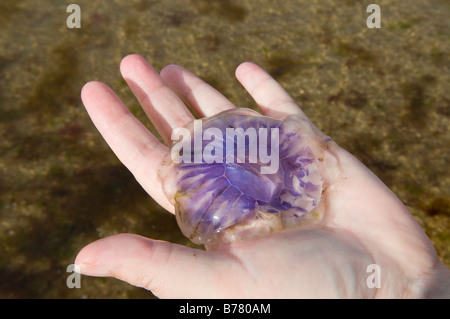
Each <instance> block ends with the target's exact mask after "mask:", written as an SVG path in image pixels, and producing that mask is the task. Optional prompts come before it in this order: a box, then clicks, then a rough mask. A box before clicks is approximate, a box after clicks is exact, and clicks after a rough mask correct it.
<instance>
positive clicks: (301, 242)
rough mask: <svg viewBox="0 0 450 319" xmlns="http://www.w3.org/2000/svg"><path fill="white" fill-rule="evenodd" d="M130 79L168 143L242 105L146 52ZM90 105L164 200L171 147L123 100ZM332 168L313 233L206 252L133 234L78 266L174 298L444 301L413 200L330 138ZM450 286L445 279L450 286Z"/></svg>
mask: <svg viewBox="0 0 450 319" xmlns="http://www.w3.org/2000/svg"><path fill="white" fill-rule="evenodd" d="M121 72H122V75H123V77H124V78H125V80H126V82H127V83H128V85H129V87H130V88H131V90H132V91H133V93H134V94H135V96H136V97H137V99H138V100H139V102H140V104H141V105H142V107H143V109H144V110H145V112H146V114H147V116H148V117H149V119H150V121H151V122H152V123H153V125H154V126H155V128H156V129H157V131H158V132H159V134H160V135H161V137H162V138H163V140H164V141H165V142H166V144H168V143H169V141H170V136H171V132H172V130H173V129H174V128H176V127H184V126H185V125H186V124H188V123H189V122H191V121H193V120H194V116H193V115H192V114H191V113H190V112H189V110H188V109H187V107H186V106H185V105H184V104H183V102H182V100H181V98H182V99H184V100H185V101H187V103H189V105H190V106H191V107H192V109H193V110H195V112H196V113H197V114H198V115H199V116H211V115H215V114H217V113H219V112H221V111H224V110H227V109H231V108H235V106H234V105H233V104H232V103H231V102H230V101H228V100H227V99H226V98H225V97H224V96H223V95H222V94H220V93H219V92H217V91H216V90H215V89H213V88H212V87H211V86H209V85H208V84H206V83H205V82H203V81H202V80H201V79H199V78H198V77H196V76H194V75H193V74H192V73H190V72H189V71H187V70H185V69H183V68H181V67H179V66H176V65H169V66H167V67H165V68H164V69H163V70H162V71H161V74H158V73H157V72H156V71H155V70H154V69H153V68H152V67H151V66H150V65H149V64H148V63H147V62H146V61H145V60H144V59H143V58H142V57H141V56H138V55H130V56H127V57H125V58H124V59H123V61H122V63H121ZM236 76H237V78H238V80H239V81H240V82H241V83H242V85H243V86H244V87H245V88H246V89H247V91H248V92H249V93H250V94H251V96H252V97H253V98H254V100H255V101H256V102H257V104H258V105H259V107H260V109H261V111H262V113H263V114H264V115H266V116H270V117H274V118H282V117H285V116H287V115H297V116H298V117H301V118H303V119H304V123H305V125H308V126H310V127H311V128H312V129H313V130H314V131H316V132H317V138H320V137H321V136H324V135H323V134H322V133H321V132H320V131H318V130H317V129H316V128H315V126H314V125H313V124H312V123H311V122H310V121H309V120H308V119H307V117H306V116H305V114H304V113H303V112H302V111H301V110H300V108H299V107H298V106H297V105H296V104H295V102H294V101H293V100H292V99H291V97H289V95H288V94H287V93H286V92H285V91H284V89H283V88H282V87H281V86H280V85H279V84H278V83H277V82H276V81H275V80H274V79H273V78H271V77H270V76H269V75H268V74H267V73H266V72H265V71H264V70H262V69H261V68H260V67H258V66H257V65H255V64H252V63H248V62H247V63H243V64H241V65H240V66H239V67H238V69H237V70H236ZM82 100H83V103H84V105H85V107H86V109H87V111H88V112H89V115H90V117H91V118H92V120H93V122H94V124H95V125H96V127H97V128H98V130H99V131H100V133H101V134H102V135H103V137H104V138H105V140H106V141H107V143H108V144H109V145H110V147H111V148H112V150H113V151H114V152H115V154H116V155H117V156H118V158H119V159H120V160H121V161H122V163H123V164H124V165H125V166H126V167H127V168H128V169H129V170H130V171H131V172H132V173H133V174H134V176H135V178H136V180H137V181H138V182H139V183H140V184H141V185H142V187H143V188H144V189H145V190H146V191H147V192H148V193H149V194H150V196H152V197H153V198H154V199H155V200H156V201H157V202H158V203H159V204H160V205H162V206H163V207H164V208H166V209H167V210H168V211H170V212H171V213H174V207H173V205H172V204H170V202H169V201H168V199H167V198H166V196H165V195H164V194H163V192H162V185H161V182H160V180H159V179H158V175H157V170H158V167H159V164H160V163H161V161H162V159H163V158H165V157H166V156H167V154H168V152H169V148H168V146H167V145H166V144H162V143H160V142H159V141H158V139H157V138H156V137H155V136H153V135H152V134H151V133H150V132H149V131H148V130H147V129H146V128H145V126H144V125H143V124H142V123H140V122H139V121H138V120H137V119H136V118H135V117H134V116H133V115H132V114H131V113H130V112H129V110H128V109H127V108H126V106H125V105H124V104H123V103H122V102H121V101H120V99H119V98H118V97H117V96H116V95H115V94H114V92H112V90H111V89H110V88H108V87H107V86H106V85H105V84H103V83H100V82H89V83H87V84H86V85H85V87H84V88H83V90H82ZM322 167H324V168H323V169H322V171H321V174H322V177H323V178H324V183H325V186H326V187H325V190H324V193H323V198H322V204H321V205H322V207H323V209H325V213H324V218H323V219H322V221H321V222H320V223H319V224H316V225H315V226H312V227H309V228H305V229H294V230H289V231H284V232H280V233H276V234H272V235H270V236H266V237H261V238H257V239H252V240H243V241H238V242H235V243H232V244H226V245H225V244H224V245H221V246H219V247H216V248H215V249H214V250H210V249H208V247H207V250H206V251H203V250H198V249H193V248H189V247H185V246H181V245H176V244H172V243H168V242H163V241H156V240H152V239H148V238H144V237H141V236H137V235H133V234H120V235H115V236H111V237H108V238H104V239H101V240H98V241H96V242H94V243H91V244H89V245H88V246H86V247H85V248H83V249H82V251H81V252H80V253H79V254H78V256H77V258H76V261H75V263H76V264H77V265H80V267H81V272H82V273H83V274H86V275H92V276H113V277H116V278H118V279H121V280H124V281H127V282H129V283H130V284H133V285H136V286H140V287H144V288H147V289H149V290H151V291H152V292H153V293H154V294H155V295H157V296H158V297H165V298H182V297H186V298H202V297H203V298H227V297H232V298H241V297H243V298H315V297H323V298H330V297H338V298H340V297H347V298H365V297H368V298H372V297H382V298H383V297H395V298H399V297H427V296H441V295H442V294H443V293H444V292H443V289H445V287H447V288H448V282H449V281H450V275H449V270H448V269H447V268H446V267H445V266H444V265H443V264H442V263H441V262H440V261H439V259H438V257H437V254H436V252H435V250H434V247H433V246H432V244H431V242H430V240H429V239H428V237H427V236H426V235H425V233H424V232H423V230H422V229H421V228H420V226H419V225H418V224H417V222H416V221H415V220H414V218H413V216H412V215H411V214H410V213H409V212H408V210H407V209H406V208H405V206H404V205H403V204H402V203H401V201H400V200H399V199H398V198H397V197H396V196H395V195H394V194H393V193H392V192H391V191H390V190H389V189H388V188H387V187H386V186H385V185H384V184H383V183H382V182H381V181H380V180H379V179H378V178H377V177H376V176H375V175H374V174H373V173H372V172H371V171H370V170H369V169H367V168H366V167H365V166H364V165H363V164H361V163H360V162H359V161H358V160H357V159H356V158H354V157H353V156H352V155H350V154H349V153H348V152H346V151H345V150H344V149H342V148H340V147H339V146H338V145H336V144H335V143H334V142H332V141H328V142H327V145H326V152H325V154H324V157H323V165H322ZM372 264H376V265H378V266H379V268H378V269H379V270H381V273H380V279H381V281H380V283H379V288H373V287H372V286H370V285H369V286H368V285H367V278H368V277H369V276H370V275H371V273H369V272H367V269H368V266H369V265H372ZM442 283H445V284H442Z"/></svg>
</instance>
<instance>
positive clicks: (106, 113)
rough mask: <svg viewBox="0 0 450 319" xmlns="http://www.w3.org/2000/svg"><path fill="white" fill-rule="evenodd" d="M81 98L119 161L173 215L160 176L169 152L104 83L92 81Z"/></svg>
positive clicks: (84, 89)
mask: <svg viewBox="0 0 450 319" xmlns="http://www.w3.org/2000/svg"><path fill="white" fill-rule="evenodd" d="M81 99H82V100H83V104H84V106H85V107H86V110H87V111H88V113H89V116H90V117H91V119H92V121H93V122H94V125H95V126H96V127H97V129H98V130H99V132H100V134H102V136H103V138H104V139H105V141H106V142H107V143H108V145H109V146H110V147H111V149H112V150H113V152H114V153H115V154H116V155H117V157H118V158H119V160H120V161H121V162H122V163H123V164H124V165H125V166H126V167H127V168H128V169H129V170H130V171H131V173H133V175H134V176H135V178H136V180H137V181H138V182H139V183H140V184H141V185H142V186H143V187H144V189H145V190H146V191H147V192H148V193H149V194H150V196H152V197H153V198H154V199H155V200H156V201H157V202H158V203H159V204H160V205H162V206H163V207H164V208H166V209H167V210H169V211H171V212H173V211H174V209H173V205H172V204H170V202H169V201H168V200H167V198H166V196H165V195H164V194H163V192H162V186H161V183H160V181H159V178H158V175H157V168H158V166H159V163H161V161H162V159H163V158H164V157H165V156H166V154H167V153H168V149H167V147H166V146H165V145H163V144H161V143H160V142H159V141H158V139H157V138H156V137H155V136H153V135H152V134H151V133H150V132H149V131H148V130H147V129H146V127H145V126H144V125H143V124H142V123H141V122H139V121H138V120H137V119H136V118H135V117H134V116H133V114H131V113H130V111H129V110H128V109H127V107H126V106H125V105H124V104H123V102H122V101H121V100H120V99H119V97H118V96H117V95H116V94H115V93H114V92H113V91H112V90H111V89H110V88H109V87H108V86H107V85H105V84H104V83H101V82H89V83H87V84H86V85H85V86H84V87H83V89H82V91H81Z"/></svg>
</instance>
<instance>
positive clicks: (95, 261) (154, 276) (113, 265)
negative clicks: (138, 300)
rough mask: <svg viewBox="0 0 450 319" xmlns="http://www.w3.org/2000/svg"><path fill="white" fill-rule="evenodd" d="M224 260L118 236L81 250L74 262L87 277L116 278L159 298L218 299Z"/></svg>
mask: <svg viewBox="0 0 450 319" xmlns="http://www.w3.org/2000/svg"><path fill="white" fill-rule="evenodd" d="M221 261H223V258H221V257H219V256H216V255H215V253H211V252H206V251H203V250H198V249H194V248H189V247H186V246H181V245H176V244H172V243H169V242H165V241H156V240H152V239H148V238H144V237H141V236H138V235H133V234H120V235H115V236H111V237H107V238H103V239H100V240H98V241H95V242H93V243H91V244H89V245H87V246H86V247H84V248H83V249H82V250H81V251H80V252H79V254H78V256H77V257H76V260H75V265H77V266H79V269H80V272H81V273H82V274H84V275H89V276H100V277H115V278H117V279H120V280H123V281H126V282H128V283H130V284H132V285H134V286H138V287H143V288H146V289H148V290H151V291H152V292H153V293H154V294H155V295H157V296H158V297H162V298H164V297H165V298H187V297H189V298H196V297H207V296H209V297H211V296H217V294H218V293H220V290H221V285H220V283H219V282H218V280H220V277H223V274H220V273H218V272H216V271H217V270H221V269H217V267H220V262H221Z"/></svg>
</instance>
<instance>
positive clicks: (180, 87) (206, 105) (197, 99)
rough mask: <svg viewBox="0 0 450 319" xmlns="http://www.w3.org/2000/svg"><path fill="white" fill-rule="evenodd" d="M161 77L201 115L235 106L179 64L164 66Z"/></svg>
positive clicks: (213, 113) (209, 114) (208, 114)
mask: <svg viewBox="0 0 450 319" xmlns="http://www.w3.org/2000/svg"><path fill="white" fill-rule="evenodd" d="M161 77H162V78H163V80H164V82H166V83H167V85H169V86H170V87H171V88H172V90H174V91H175V92H176V93H177V94H178V95H179V96H180V97H182V98H183V99H184V100H185V101H186V102H187V103H188V104H189V105H190V106H191V107H192V108H193V109H194V111H195V112H196V113H197V114H198V115H199V116H201V117H204V116H212V115H215V114H217V113H220V112H222V111H226V110H229V109H232V108H235V106H234V105H233V103H231V102H230V101H229V100H228V99H227V98H226V97H225V96H223V95H222V94H221V93H220V92H219V91H217V90H216V89H214V88H213V87H212V86H210V85H209V84H207V83H206V82H205V81H203V80H201V79H200V78H198V77H197V76H195V75H194V74H192V73H191V72H189V71H188V70H186V69H184V68H182V67H181V66H178V65H168V66H166V67H165V68H163V69H162V70H161Z"/></svg>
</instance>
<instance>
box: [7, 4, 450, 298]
mask: <svg viewBox="0 0 450 319" xmlns="http://www.w3.org/2000/svg"><path fill="white" fill-rule="evenodd" d="M58 2H59V4H55V2H50V1H43V0H41V1H33V0H22V1H16V0H2V1H1V2H0V137H1V138H0V241H1V248H0V297H3V298H11V297H16V298H17V297H18V298H22V297H26V298H135V297H152V295H151V294H150V293H148V292H147V291H145V290H143V289H137V288H134V287H131V286H129V285H127V284H125V283H122V282H120V281H117V280H114V279H111V278H106V279H105V278H89V277H82V288H81V289H68V288H67V286H66V278H67V276H68V273H66V267H67V265H69V264H71V263H72V262H73V261H74V258H75V256H76V254H77V252H78V251H79V250H80V249H81V248H82V247H83V246H84V245H86V244H88V243H89V242H91V241H93V240H95V239H98V238H101V237H104V236H108V235H112V234H116V233H122V232H131V233H137V234H141V235H144V236H147V237H151V238H155V239H161V240H169V241H172V242H177V243H181V244H188V245H190V244H189V242H188V241H187V240H186V239H185V238H184V237H183V236H182V235H181V233H180V231H179V229H178V226H177V224H176V221H175V218H174V217H173V216H172V215H170V214H168V213H166V212H165V211H164V210H163V209H162V208H161V207H159V206H158V205H157V204H155V203H154V202H153V201H152V199H151V198H149V196H148V195H147V194H146V193H145V192H144V191H143V190H142V189H141V188H140V186H139V185H138V184H137V182H136V181H135V180H134V178H133V176H132V175H131V174H130V173H129V172H128V171H127V170H126V169H125V168H124V167H123V166H122V164H121V163H120V162H119V161H118V160H117V159H116V157H115V155H114V154H113V153H112V151H111V150H110V149H109V148H108V146H107V145H106V143H105V142H104V141H103V140H102V138H101V136H100V134H99V133H98V132H97V131H96V129H95V128H94V126H93V124H92V123H91V121H90V119H89V117H88V115H87V113H86V111H85V110H84V107H83V106H82V104H81V101H80V97H79V95H80V89H81V87H82V86H83V84H84V83H85V82H87V81H90V80H101V81H104V82H106V83H107V84H108V85H110V86H111V87H112V88H113V89H114V90H115V91H116V92H117V93H118V94H119V96H120V97H121V98H122V99H123V101H124V102H125V103H126V104H127V105H128V106H129V108H130V109H131V110H132V112H133V113H134V114H135V115H136V116H137V117H138V118H140V119H141V120H142V121H143V122H145V123H146V125H148V127H149V128H150V129H152V127H151V125H150V124H149V123H148V121H145V116H144V114H143V111H142V110H141V109H140V107H139V105H138V103H137V102H136V100H135V99H134V97H133V96H132V94H131V93H130V91H129V90H128V88H127V86H126V84H125V82H124V81H123V80H122V78H121V77H120V73H119V69H118V66H119V63H120V60H121V59H122V57H123V56H124V55H126V54H129V53H139V54H141V55H143V56H145V57H146V58H147V59H148V60H149V61H150V62H151V63H152V64H153V65H154V66H155V67H156V68H157V69H161V68H162V67H163V66H165V65H167V64H170V63H176V64H180V65H182V66H184V67H186V68H188V69H189V70H191V71H192V72H194V73H195V74H197V75H199V76H200V77H202V78H203V79H205V80H206V81H207V82H209V83H210V84H212V85H213V86H214V87H216V88H217V89H219V90H220V91H222V92H223V93H224V94H225V95H226V96H227V97H228V98H230V99H231V101H233V102H234V103H235V104H237V105H239V106H250V107H253V108H254V107H255V106H254V103H253V102H252V100H251V99H250V97H249V96H248V94H247V93H246V92H245V91H244V89H242V88H241V87H240V85H239V84H238V82H237V81H236V79H235V78H234V70H235V68H236V67H237V66H238V65H239V64H240V63H241V62H244V61H248V60H250V61H254V62H256V63H258V64H260V65H261V66H262V67H264V68H265V69H266V70H268V71H269V72H270V73H271V74H272V75H273V76H274V77H275V78H276V79H277V80H279V81H280V83H281V84H282V85H283V86H284V87H285V88H286V89H287V91H288V92H289V93H290V94H291V95H292V96H293V98H294V99H295V100H296V101H297V102H298V103H299V105H301V107H302V108H303V110H304V111H305V113H306V114H307V115H308V116H309V117H310V118H311V119H312V120H313V121H314V122H315V123H316V124H317V126H318V127H319V128H320V129H322V130H323V131H324V132H325V133H326V134H328V135H330V136H331V137H332V138H333V139H334V140H335V141H336V142H337V143H338V144H340V145H341V146H343V147H344V148H346V149H347V150H349V151H350V152H351V153H353V154H354V155H356V156H357V157H358V158H359V159H360V160H361V161H362V162H364V163H365V164H366V165H367V166H368V167H369V168H371V169H372V170H373V171H374V172H375V173H376V174H377V175H378V176H379V177H380V178H381V179H382V180H383V181H384V182H385V183H386V184H387V185H388V186H389V187H390V188H391V189H392V190H393V191H394V192H395V193H396V194H397V195H398V196H399V197H400V199H401V200H402V201H403V202H404V203H405V204H406V205H407V206H408V208H409V209H410V211H411V212H412V213H413V214H414V216H415V217H416V218H417V220H418V221H419V223H420V224H421V226H422V227H423V228H424V229H425V231H426V232H427V234H428V236H429V237H430V238H431V240H432V241H433V243H434V245H435V247H436V250H437V251H438V254H439V256H440V258H441V259H442V260H443V261H444V262H445V263H446V264H447V265H448V266H450V248H449V247H450V245H449V244H450V200H449V198H450V174H449V172H448V166H449V163H450V153H449V151H448V148H449V145H450V133H449V128H450V118H449V116H450V97H449V94H448V90H449V84H448V83H450V70H449V67H450V63H449V57H448V52H449V51H450V27H449V24H448V14H449V12H450V4H449V3H448V1H444V0H441V1H439V0H434V1H419V0H414V1H407V2H405V1H403V2H402V1H378V2H377V3H379V4H380V6H381V10H382V27H381V28H380V29H368V28H367V27H366V24H365V19H366V17H367V15H368V14H366V13H365V8H366V6H367V5H368V4H369V3H370V1H332V0H324V1H307V0H302V1H280V2H278V3H275V1H269V0H246V1H231V0H228V1H220V2H219V1H216V2H212V1H208V0H192V1H181V0H179V1H173V0H170V1H143V0H127V1H124V0H115V1H105V0H103V1H95V2H94V1H87V0H79V1H76V3H77V4H78V5H80V7H81V12H82V21H81V24H82V25H81V28H80V29H68V28H67V26H66V19H67V17H68V15H69V14H68V13H66V7H67V5H68V4H70V3H73V2H74V1H58ZM152 130H153V129H152Z"/></svg>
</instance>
